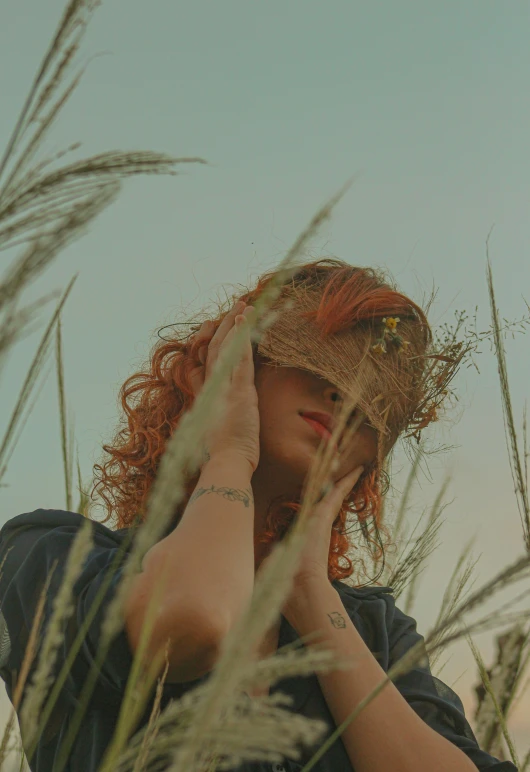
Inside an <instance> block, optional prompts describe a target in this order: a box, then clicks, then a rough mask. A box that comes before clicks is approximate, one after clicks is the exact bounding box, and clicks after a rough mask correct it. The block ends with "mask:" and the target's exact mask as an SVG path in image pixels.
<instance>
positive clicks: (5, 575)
mask: <svg viewBox="0 0 530 772" xmlns="http://www.w3.org/2000/svg"><path fill="white" fill-rule="evenodd" d="M84 522H85V518H83V517H82V516H81V515H79V514H77V513H75V512H64V511H60V510H53V509H37V510H35V511H34V512H30V513H27V514H23V515H18V516H17V517H13V518H12V519H11V520H9V521H8V522H7V523H6V524H5V525H4V526H3V528H2V529H1V530H0V564H1V563H2V561H3V560H4V558H5V557H6V553H7V558H6V559H5V562H4V565H3V567H2V569H1V576H0V676H1V677H2V679H3V680H4V682H5V684H6V689H7V694H8V696H9V698H10V699H11V700H12V698H13V692H14V689H15V685H16V679H17V677H18V674H19V673H20V669H21V664H22V660H23V657H24V651H25V648H26V644H27V641H28V637H29V633H30V630H31V625H32V622H33V618H34V615H35V612H36V607H37V603H38V599H39V595H40V592H41V589H42V586H43V584H44V582H45V580H46V578H47V575H48V574H49V572H50V570H51V568H52V564H53V563H54V561H56V560H58V563H57V566H56V568H55V570H54V572H53V576H52V580H51V584H50V587H49V591H48V593H47V596H46V603H45V609H44V617H43V624H42V627H41V634H40V635H41V636H43V635H44V634H45V632H46V627H47V623H48V620H49V618H50V616H51V614H52V610H53V599H54V597H55V595H56V593H57V591H58V589H59V587H60V584H61V581H62V577H63V575H64V568H65V565H66V558H67V556H68V551H69V549H70V547H71V545H72V542H73V540H74V538H75V536H76V534H77V532H78V529H79V527H80V526H81V524H82V523H84ZM90 522H91V523H92V527H93V538H94V546H93V549H92V550H91V551H90V553H89V555H88V557H87V559H86V561H85V564H84V566H83V568H82V571H81V573H80V575H79V578H78V580H77V582H76V584H75V586H74V602H75V612H74V613H73V614H72V615H71V617H70V620H69V621H68V623H67V624H66V626H65V630H64V636H63V642H62V644H61V647H60V649H59V652H58V656H57V660H56V662H55V665H54V669H53V673H54V681H55V679H56V677H57V676H58V674H59V672H60V670H61V667H62V665H63V663H64V660H65V658H66V656H67V654H68V651H69V647H70V645H71V643H72V642H73V640H74V639H75V636H76V634H77V632H78V630H79V627H80V626H81V624H82V622H83V620H84V618H85V617H86V615H87V613H88V611H89V609H90V606H91V605H92V602H93V601H94V598H95V596H96V593H97V591H98V588H99V587H100V586H101V584H102V583H103V580H104V578H105V575H106V571H107V568H108V567H109V566H110V564H111V563H112V561H113V558H114V556H115V555H116V552H117V551H118V549H119V546H120V544H121V543H122V542H123V540H124V539H125V537H126V535H127V533H128V531H129V529H127V528H123V529H120V530H116V531H113V530H110V529H109V528H107V527H106V526H104V525H102V524H101V523H98V522H96V521H90ZM169 530H171V528H170V529H169ZM169 530H168V531H167V532H169ZM131 546H132V545H130V546H129V547H128V551H130V549H131ZM10 548H12V549H10ZM126 554H127V553H126V552H125V553H124V558H121V559H120V563H119V568H118V570H117V571H116V572H115V574H114V577H113V579H112V581H111V583H110V586H109V588H108V590H107V592H106V594H105V597H104V600H103V603H102V604H101V605H100V606H99V609H98V611H97V613H96V615H95V617H94V619H93V621H92V623H91V624H90V627H89V629H88V632H87V635H86V637H85V639H84V641H83V644H82V646H81V648H80V651H79V653H78V655H77V657H76V659H75V661H74V664H73V667H72V668H71V670H70V672H69V674H68V677H67V679H66V681H65V684H64V687H63V688H62V690H61V694H60V699H59V700H58V701H57V702H56V704H55V708H54V711H53V713H52V715H51V717H50V719H49V721H48V723H47V726H46V728H45V730H44V732H43V733H42V734H41V737H40V741H39V744H38V746H37V749H36V751H35V753H34V754H33V757H32V760H31V763H30V767H31V769H32V770H33V772H53V770H54V762H55V760H56V759H57V758H58V754H59V751H60V747H61V743H62V740H63V739H64V738H65V736H66V732H67V730H68V726H69V722H70V720H71V718H72V715H73V712H74V709H75V707H76V705H77V704H78V701H79V694H80V691H81V688H82V686H83V684H84V682H85V678H86V676H87V675H88V672H89V669H90V666H91V664H92V662H93V661H94V659H95V657H96V653H97V649H98V641H99V636H100V628H101V623H102V621H103V619H104V616H105V610H106V607H107V605H108V603H109V601H110V600H111V598H112V597H113V595H114V592H115V590H116V586H117V585H118V583H119V581H120V578H121V571H122V565H123V562H124V560H125V557H126ZM333 586H334V588H335V589H336V590H337V591H338V592H339V594H340V597H341V600H342V602H343V605H344V607H345V609H346V611H347V613H348V615H349V617H350V619H351V620H352V622H353V623H354V625H355V627H356V628H357V630H358V631H359V633H360V635H361V636H362V638H363V640H364V641H365V643H366V644H367V646H368V647H369V649H370V651H372V652H374V653H377V659H378V662H379V664H380V665H381V667H382V668H383V670H384V671H385V672H386V671H388V670H389V668H390V667H391V666H392V665H393V664H394V663H395V662H396V661H397V660H398V659H399V658H400V657H401V656H402V655H403V654H404V653H405V652H406V651H407V650H408V649H410V648H411V647H412V646H414V644H415V643H416V642H417V641H418V640H420V639H421V638H422V636H421V635H420V634H419V633H418V632H417V631H416V621H415V620H414V619H413V618H412V617H410V616H407V615H406V614H404V613H403V612H402V611H400V610H399V609H398V608H397V606H396V604H395V600H394V597H393V596H392V589H391V588H389V587H377V586H371V587H364V588H360V589H354V588H352V587H349V586H348V585H346V584H344V583H343V582H340V581H334V582H333ZM39 640H42V637H39ZM297 640H299V637H298V635H297V634H296V632H295V630H294V629H293V628H292V627H291V625H289V623H288V622H287V620H286V619H285V618H284V617H283V616H282V617H281V626H280V634H279V643H278V646H279V648H281V647H282V646H284V645H286V644H288V643H291V642H294V641H297ZM132 659H133V655H132V652H131V649H130V647H129V642H128V639H127V636H126V633H125V630H124V629H123V628H122V630H121V632H120V633H119V635H118V636H117V637H116V638H114V640H113V642H112V644H111V647H110V649H109V652H108V655H107V657H106V659H105V662H104V664H103V666H102V669H101V671H100V673H99V675H98V678H97V683H96V687H95V689H94V691H93V693H92V697H91V700H90V702H89V705H88V710H87V712H86V713H85V716H84V718H83V721H82V723H81V727H80V730H79V732H78V734H77V737H76V740H75V743H74V745H73V748H72V751H71V753H70V755H69V759H68V764H67V766H66V767H65V769H66V770H67V771H68V772H96V770H97V768H98V765H99V764H100V762H101V760H102V758H103V755H104V752H105V749H106V747H107V746H108V744H109V741H110V739H111V737H112V735H113V733H114V730H115V727H116V722H117V717H118V713H119V709H120V704H121V701H122V698H123V694H124V690H125V684H126V681H127V678H128V674H129V671H130V668H131V666H132ZM37 660H38V657H35V659H34V660H33V666H32V669H31V670H30V673H29V677H28V679H27V681H26V684H28V683H30V682H31V679H32V675H33V672H34V668H35V667H36V664H37ZM208 677H209V674H206V675H205V676H203V677H201V678H199V679H197V680H194V681H189V682H188V683H184V684H175V683H173V684H166V685H165V686H164V689H163V696H162V700H161V710H164V708H165V707H166V706H167V705H168V703H169V702H170V701H171V700H176V699H178V698H180V697H181V696H182V695H183V694H185V693H186V692H187V691H189V690H190V689H193V688H194V687H195V686H197V685H198V684H199V683H201V682H204V681H205V680H207V679H208ZM54 681H53V682H54ZM53 682H52V683H53ZM395 686H396V688H397V689H398V690H399V692H400V693H401V694H402V695H403V697H404V698H405V699H406V701H407V702H408V703H409V705H410V706H411V707H412V708H413V710H414V711H415V712H416V713H417V714H418V715H419V716H420V717H421V718H422V719H423V720H424V721H425V722H426V723H427V724H428V725H429V726H430V727H432V728H433V729H434V730H435V731H437V732H438V733H439V734H441V735H443V736H444V737H445V738H446V739H447V740H449V741H450V742H452V743H453V744H454V745H456V746H457V747H458V748H460V749H461V750H462V751H463V752H464V753H465V754H466V755H467V756H468V757H469V758H470V759H471V760H472V761H473V762H474V764H475V765H476V767H477V768H478V769H479V770H481V771H482V770H490V772H513V771H514V770H515V772H517V770H516V767H515V766H514V764H512V763H511V762H509V761H502V762H501V761H499V760H498V759H495V758H494V757H493V756H491V755H490V754H488V753H486V752H485V751H482V750H481V749H480V748H479V746H478V743H477V740H476V738H475V736H474V734H473V731H472V730H471V727H470V725H469V723H468V721H467V719H466V717H465V713H464V708H463V705H462V702H461V700H460V698H459V697H458V695H457V694H456V693H455V692H454V691H453V690H452V689H450V688H449V687H448V686H447V685H446V684H444V683H443V682H442V681H440V680H439V679H438V678H436V677H435V676H433V675H432V673H431V671H430V668H429V666H428V664H427V662H426V660H424V662H423V663H422V666H420V665H417V666H416V667H415V668H414V669H413V670H411V671H410V672H409V673H407V674H406V675H404V676H401V677H400V678H399V679H397V680H396V681H395ZM272 692H283V693H286V694H288V695H290V696H291V697H292V698H293V703H292V705H291V706H286V709H288V710H291V711H293V712H296V713H298V714H301V715H304V716H307V717H311V718H320V719H322V720H324V721H325V722H326V723H327V724H328V726H329V730H328V731H327V732H326V734H325V736H324V737H323V738H322V739H320V740H319V742H318V743H317V744H316V745H315V746H314V747H313V748H307V747H304V746H302V747H301V748H300V751H301V757H300V758H299V759H298V760H297V761H294V760H290V759H285V760H284V761H283V763H282V764H277V763H273V764H271V763H268V762H245V763H242V764H241V765H240V766H238V767H237V772H298V771H299V770H300V769H302V767H303V766H304V765H305V764H306V763H307V762H308V761H309V759H310V758H311V757H312V756H313V754H314V753H315V751H316V750H317V749H318V747H319V746H320V745H322V743H323V741H324V740H325V739H326V738H327V737H329V736H330V735H331V734H332V733H333V732H334V731H335V728H336V725H335V722H334V720H333V717H332V715H331V713H330V711H329V709H328V707H327V704H326V701H325V699H324V697H323V694H322V692H321V690H320V687H319V683H318V679H317V676H316V675H315V674H313V675H311V676H297V677H294V678H286V679H282V680H280V681H278V682H276V683H275V684H274V685H273V686H271V693H272ZM154 696H155V695H154V688H153V693H152V697H151V699H150V700H149V702H148V705H147V708H146V711H145V713H144V715H143V716H142V718H141V720H140V722H139V723H138V725H137V727H136V729H135V731H137V730H138V729H140V728H141V727H143V726H144V725H146V724H147V722H148V720H149V716H150V713H151V710H152V707H153V702H154ZM22 704H23V703H22ZM168 761H169V759H168ZM157 763H158V766H157V769H161V767H160V757H159V758H158V762H157ZM313 769H314V772H355V771H354V769H353V767H352V765H351V763H350V761H349V759H348V755H347V753H346V750H345V747H344V745H343V742H342V739H341V738H340V737H339V738H337V740H336V741H335V742H334V743H333V745H332V746H331V747H330V748H329V749H328V750H327V751H326V753H325V754H324V755H323V756H322V758H321V759H320V760H319V761H318V763H317V764H316V765H315V766H314V767H313ZM234 772H235V771H234ZM426 772H427V770H426Z"/></svg>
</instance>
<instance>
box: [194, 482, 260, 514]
mask: <svg viewBox="0 0 530 772" xmlns="http://www.w3.org/2000/svg"><path fill="white" fill-rule="evenodd" d="M205 493H218V494H219V495H220V496H222V497H223V498H224V499H228V500H229V501H241V502H243V504H244V505H245V507H246V508H247V509H248V507H249V506H250V504H251V503H252V504H253V503H254V497H253V495H252V488H247V489H246V490H241V489H240V488H216V486H215V485H210V487H209V488H197V490H195V491H194V492H193V494H192V495H191V497H190V500H189V501H188V506H189V505H190V504H191V503H192V502H193V501H195V500H196V499H198V498H199V496H203V495H204V494H205Z"/></svg>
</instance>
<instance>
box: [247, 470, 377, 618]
mask: <svg viewBox="0 0 530 772" xmlns="http://www.w3.org/2000/svg"><path fill="white" fill-rule="evenodd" d="M363 470H364V468H363V467H362V466H359V467H357V468H356V469H354V470H352V471H351V472H348V474H346V475H344V477H341V478H340V480H337V482H335V483H334V484H332V486H331V487H330V489H329V490H328V492H327V493H326V495H325V496H324V497H323V498H322V499H321V500H320V501H319V502H318V504H316V505H315V508H314V511H313V513H312V514H311V517H310V518H309V519H308V521H307V529H308V533H307V534H306V539H305V543H304V547H303V551H302V554H301V556H300V561H299V563H298V570H297V572H296V574H295V577H294V579H293V585H292V589H291V593H290V595H289V597H288V598H287V600H286V602H285V605H284V608H283V609H282V614H283V615H284V616H285V617H286V619H287V620H289V616H290V614H291V613H292V612H294V610H295V609H296V608H297V606H298V604H299V603H300V602H302V601H303V599H304V598H306V597H307V594H308V592H309V591H310V590H311V587H314V586H315V584H316V585H318V584H319V583H320V584H322V583H323V582H325V583H329V579H328V561H329V549H330V544H331V532H332V528H333V523H334V522H335V519H336V517H337V515H338V514H339V512H340V508H341V506H342V504H343V502H344V499H345V498H346V497H347V496H348V494H349V493H350V491H351V490H352V488H353V487H354V485H355V484H356V483H357V481H358V480H359V477H360V476H361V474H362V473H363ZM269 559H270V558H269V557H267V558H265V560H263V561H262V564H261V566H260V568H261V567H262V566H263V565H264V564H265V563H266V562H267V561H268V560H269Z"/></svg>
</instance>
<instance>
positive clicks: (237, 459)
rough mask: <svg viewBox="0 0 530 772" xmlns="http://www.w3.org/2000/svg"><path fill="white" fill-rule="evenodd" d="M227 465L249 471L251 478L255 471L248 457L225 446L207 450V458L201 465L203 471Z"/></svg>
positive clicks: (245, 471) (244, 471)
mask: <svg viewBox="0 0 530 772" xmlns="http://www.w3.org/2000/svg"><path fill="white" fill-rule="evenodd" d="M226 467H228V468H230V469H237V470H238V471H241V472H243V473H247V474H248V478H249V480H250V478H251V477H252V475H253V474H254V471H255V470H254V468H253V466H252V464H251V463H250V461H249V460H248V458H246V456H244V455H243V453H239V452H238V451H236V450H233V449H231V448H224V449H222V450H216V451H209V450H206V451H205V460H204V461H203V463H202V465H201V473H202V472H205V471H206V470H209V469H212V468H226Z"/></svg>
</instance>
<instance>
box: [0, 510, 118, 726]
mask: <svg viewBox="0 0 530 772" xmlns="http://www.w3.org/2000/svg"><path fill="white" fill-rule="evenodd" d="M37 513H38V514H37ZM58 515H59V517H58ZM83 522H85V519H84V518H83V517H82V516H81V515H77V514H75V513H70V512H60V513H57V512H55V511H54V510H37V512H36V513H31V515H20V516H18V517H16V518H13V519H12V520H10V521H8V523H6V525H5V526H4V527H3V528H2V529H1V531H0V564H1V563H2V561H4V563H3V566H2V569H1V576H0V675H1V677H2V679H3V680H4V681H5V683H6V688H7V691H8V696H9V697H10V699H12V696H13V692H14V688H15V684H16V679H17V677H18V675H19V673H20V670H21V665H22V662H23V659H24V653H25V650H26V645H27V643H28V640H29V636H30V631H31V627H32V624H33V620H34V618H35V614H36V610H37V605H38V602H39V597H40V594H41V591H42V588H43V585H44V583H45V581H46V578H47V576H48V574H49V573H50V571H51V569H52V566H53V564H54V562H55V561H57V565H56V567H55V570H54V572H53V575H52V578H51V583H50V586H49V590H48V592H47V594H46V600H45V606H44V612H43V618H42V624H41V632H40V634H39V639H38V640H39V645H40V643H41V642H42V640H43V638H44V635H45V634H46V630H47V627H48V622H49V620H50V617H51V615H52V612H53V601H54V598H55V596H56V595H57V592H58V590H59V587H60V585H61V582H62V579H63V576H64V571H65V567H66V562H67V558H68V552H69V550H70V548H71V546H72V544H73V542H74V539H75V537H76V535H77V533H78V532H79V529H80V526H81V524H82V523H83ZM92 528H93V531H92V535H93V547H92V549H91V551H90V552H89V554H88V556H87V558H86V559H85V562H84V565H83V567H82V569H81V572H80V574H79V577H78V579H77V581H76V583H75V585H74V588H73V595H72V602H73V605H74V611H73V613H72V614H71V615H70V617H69V620H68V622H67V623H66V624H65V625H64V630H63V636H62V642H61V645H60V647H59V650H58V654H57V658H56V661H55V664H54V666H53V670H52V674H53V681H52V683H54V682H55V680H56V678H57V676H58V675H59V672H60V670H61V667H62V665H63V664H64V662H65V659H66V657H67V656H68V653H69V651H70V647H71V645H72V643H73V642H74V639H75V637H76V635H77V633H78V631H79V628H80V627H81V625H82V624H83V621H84V620H85V618H86V616H87V614H88V611H89V609H90V607H91V605H92V603H93V601H94V599H95V596H96V594H97V592H98V590H99V588H100V587H101V585H102V583H103V582H104V580H105V576H106V575H107V570H108V568H109V566H110V565H111V563H112V561H113V559H114V558H115V555H116V553H117V552H118V551H119V540H116V539H115V538H113V532H112V531H110V530H109V529H107V528H105V527H104V526H102V525H101V524H99V523H97V524H96V523H95V522H93V523H92ZM126 557H127V554H126V553H125V554H124V556H123V557H120V561H119V563H118V570H117V571H116V572H115V573H114V574H113V579H112V581H111V583H110V585H109V588H108V589H107V591H106V593H105V596H104V598H103V601H102V603H101V604H100V606H99V608H98V610H97V612H96V614H95V616H94V618H93V620H92V622H91V624H90V626H89V628H88V632H87V634H86V636H85V638H84V640H83V643H82V645H81V648H80V650H79V653H78V655H77V656H76V659H75V661H74V664H73V667H72V669H71V671H70V673H69V675H68V677H67V680H66V682H65V685H64V687H63V689H62V692H61V696H60V699H59V702H58V706H57V708H56V711H59V712H62V711H64V710H71V709H72V708H73V707H75V705H76V704H77V701H78V697H79V694H80V692H81V689H82V687H83V684H84V682H85V679H86V677H87V675H88V673H89V670H90V668H91V665H92V663H93V662H94V660H95V659H96V656H97V651H98V645H99V637H100V629H101V623H102V621H103V619H104V616H105V613H106V609H107V606H108V603H109V602H110V600H111V598H112V596H113V595H114V593H115V591H116V588H117V585H118V583H119V581H120V578H121V574H122V565H123V563H124V561H125V559H126ZM4 558H5V560H4ZM38 651H39V648H38V647H37V653H36V657H35V659H34V661H33V665H32V668H31V670H30V673H29V676H28V679H27V681H26V686H27V684H28V683H29V682H30V681H31V678H32V675H33V672H34V670H35V668H36V666H37V662H38ZM131 666H132V653H131V650H130V647H129V644H128V639H127V637H126V633H125V630H124V628H123V627H122V629H121V632H120V633H119V634H118V636H117V637H115V638H114V640H113V642H112V643H111V646H110V648H109V650H108V653H107V656H106V658H105V661H104V663H103V665H102V667H101V669H100V671H99V675H98V678H97V683H96V687H95V689H94V692H93V694H92V698H91V702H90V703H89V708H90V707H91V706H92V707H95V706H98V705H107V706H108V705H109V703H114V704H116V705H119V704H120V703H121V699H122V696H123V692H124V688H125V684H126V681H127V678H128V675H129V671H130V668H131ZM53 723H54V721H53V720H50V722H49V724H52V725H53Z"/></svg>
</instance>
